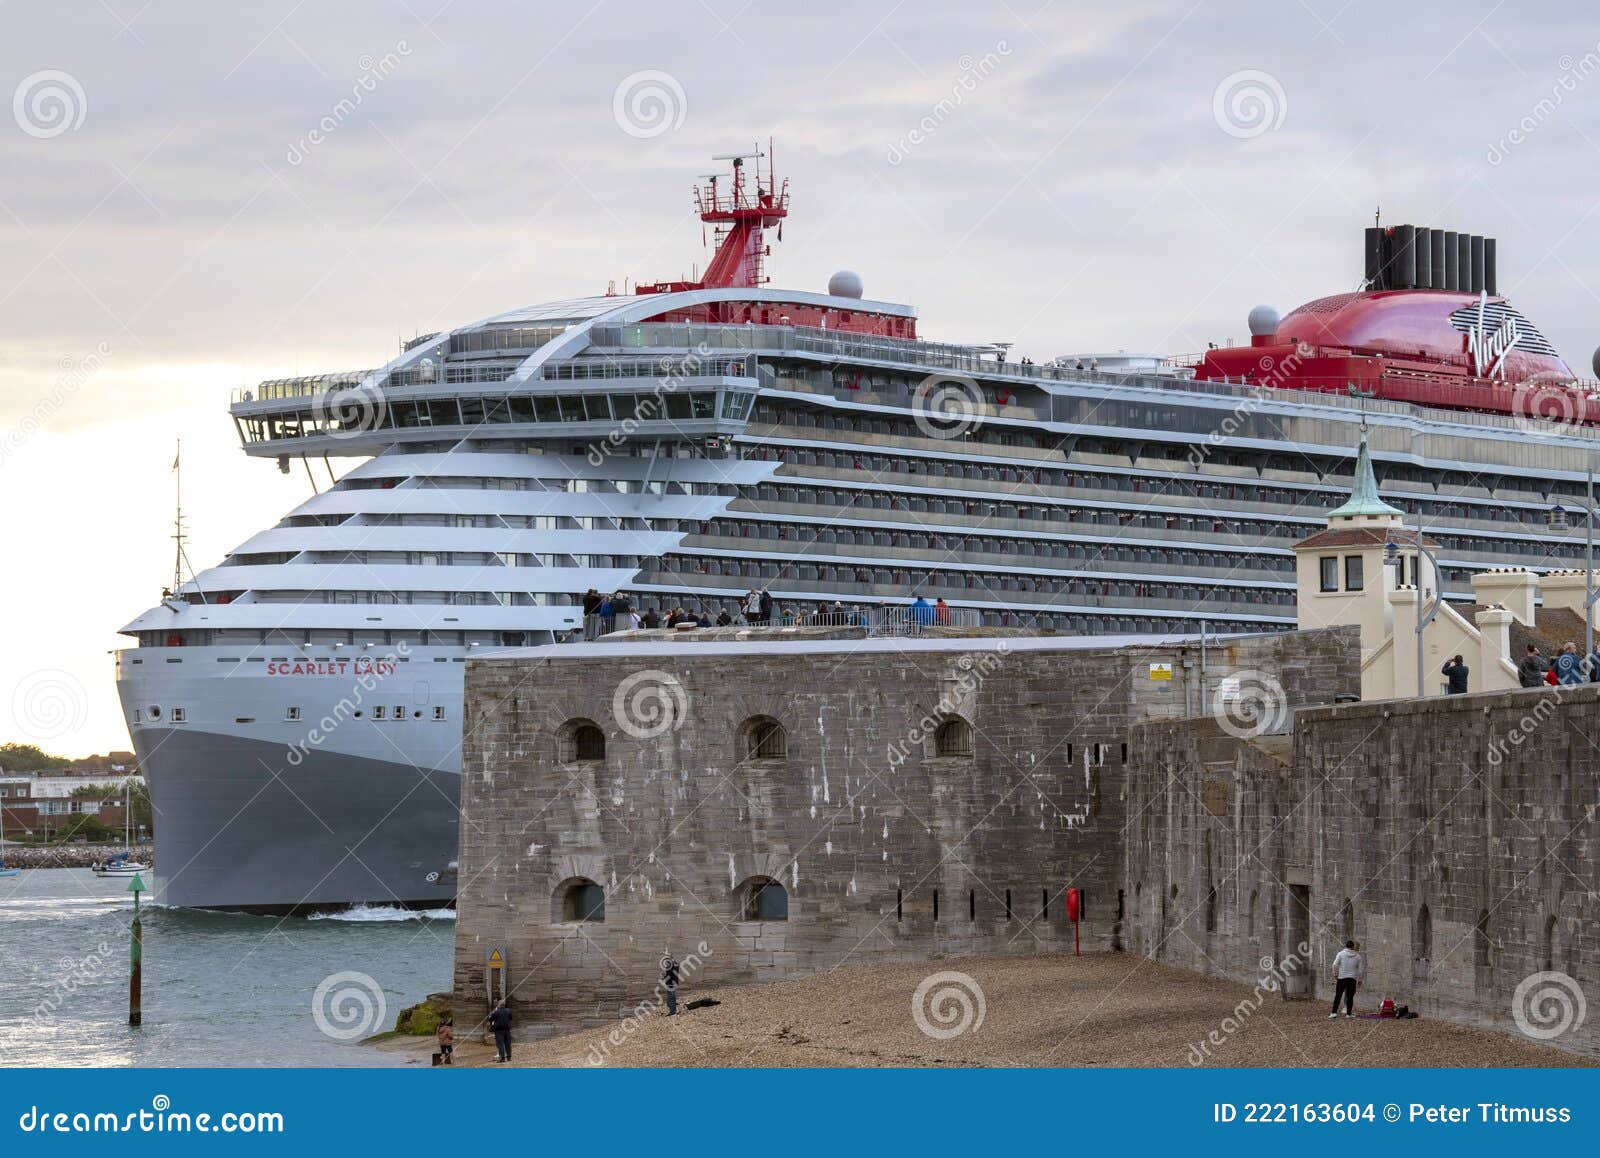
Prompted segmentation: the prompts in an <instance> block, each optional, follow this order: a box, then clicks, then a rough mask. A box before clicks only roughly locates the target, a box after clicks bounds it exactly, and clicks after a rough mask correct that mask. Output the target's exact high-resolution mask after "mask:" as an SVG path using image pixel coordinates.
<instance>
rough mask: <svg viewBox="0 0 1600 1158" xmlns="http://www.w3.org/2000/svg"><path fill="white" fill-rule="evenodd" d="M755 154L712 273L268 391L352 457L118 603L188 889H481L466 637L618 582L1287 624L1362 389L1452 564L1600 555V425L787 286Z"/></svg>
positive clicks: (269, 449) (258, 427)
mask: <svg viewBox="0 0 1600 1158" xmlns="http://www.w3.org/2000/svg"><path fill="white" fill-rule="evenodd" d="M731 160H733V161H734V165H733V173H732V175H731V177H729V178H726V179H725V180H726V184H725V186H724V187H722V188H718V187H717V183H710V184H709V186H702V187H701V188H700V189H699V190H697V204H698V207H699V209H700V212H701V215H702V219H703V220H705V221H707V222H708V223H710V224H712V225H713V226H714V227H717V228H718V229H719V230H720V234H719V237H718V242H719V244H718V249H717V251H716V255H715V256H714V258H713V260H712V262H711V264H710V266H709V267H708V270H707V274H706V276H705V277H704V278H702V279H699V280H689V281H677V282H666V283H657V284H652V285H647V286H641V287H640V288H639V290H638V291H637V292H635V293H632V294H627V295H622V294H607V295H603V296H598V297H587V298H574V299H568V300H563V301H555V302H550V303H546V304H543V305H539V306H534V307H529V308H526V309H520V310H513V311H510V312H507V313H504V314H499V315H496V316H494V317H490V318H487V319H484V320H482V321H478V322H473V323H471V324H468V325H464V326H461V327H458V328H455V329H452V330H448V331H444V332H441V333H437V334H432V335H428V336H426V337H423V338H419V339H417V340H414V341H412V342H410V343H408V344H407V346H406V348H405V349H404V350H402V351H401V353H400V354H399V355H398V356H397V357H396V358H394V359H393V360H391V361H389V362H388V363H387V364H385V365H383V366H382V367H380V368H378V369H375V370H370V371H364V372H359V373H350V374H333V375H324V376H317V377H305V378H294V379H285V380H278V381H271V382H264V383H261V384H260V385H258V386H257V387H255V388H253V389H252V390H249V391H242V392H240V393H239V394H238V395H236V397H235V398H234V401H233V404H232V407H231V409H232V414H233V417H234V419H235V421H236V423H237V424H238V428H239V433H240V436H241V440H242V442H243V444H244V448H245V450H246V452H247V453H249V454H251V455H254V456H257V457H263V458H268V459H272V460H275V461H276V462H277V463H278V464H279V465H280V467H282V468H284V469H290V468H291V467H292V466H293V465H294V460H296V459H300V460H303V461H305V462H306V463H308V464H309V463H311V462H314V461H315V460H319V459H326V460H328V462H329V463H330V464H333V463H335V462H337V463H339V464H341V465H344V464H349V463H351V461H352V460H354V463H353V465H348V467H347V469H344V470H343V472H342V473H337V468H334V467H331V466H330V469H332V470H334V471H335V473H336V475H337V481H336V482H333V483H332V485H330V486H328V487H327V488H326V489H324V490H322V491H321V493H318V494H314V495H313V496H312V497H310V498H308V499H307V500H306V501H305V502H304V503H302V504H301V505H300V506H298V507H297V508H295V509H294V510H293V511H291V512H290V513H289V514H288V515H287V516H286V517H285V518H284V519H283V520H282V521H281V522H279V523H278V525H276V526H274V527H272V528H269V529H266V530H263V531H261V532H260V533H258V534H256V535H254V536H252V537H250V538H249V539H247V540H245V541H244V542H243V543H241V544H240V545H239V546H238V547H237V548H235V549H234V550H233V551H232V552H230V553H229V554H228V556H227V557H226V558H225V559H224V560H223V561H222V563H221V564H219V565H218V566H215V567H212V568H210V569H208V570H205V571H203V572H201V573H200V574H199V575H198V576H196V577H195V578H194V579H193V580H191V581H189V582H187V583H184V584H182V585H181V586H179V587H178V589H177V590H175V591H173V592H172V593H171V594H170V596H168V597H167V598H164V599H163V600H162V602H161V603H159V604H157V605H156V606H155V607H153V608H151V609H150V610H149V611H146V612H145V613H144V614H142V615H140V616H139V617H138V618H137V619H135V620H134V621H133V622H132V623H130V624H128V625H127V626H126V627H125V628H124V629H123V630H124V631H125V632H126V633H127V634H129V635H131V636H133V637H134V638H135V639H136V640H137V646H135V647H132V648H129V649H127V650H125V651H122V652H120V653H119V655H118V660H117V665H118V666H117V670H118V680H119V688H120V691H121V696H122V702H123V706H124V710H125V712H126V715H127V719H128V723H129V727H130V731H131V733H132V736H133V740H134V744H135V746H136V748H137V750H138V753H139V756H140V760H141V764H142V767H143V770H144V771H145V773H146V775H147V776H148V778H149V780H150V784H151V789H152V793H153V796H154V801H155V805H156V809H157V814H158V816H159V818H160V820H159V825H160V834H159V835H160V844H159V848H158V860H157V865H156V871H157V877H158V880H159V881H160V883H161V887H162V889H163V897H164V899H165V900H166V902H167V903H169V904H183V905H198V906H212V907H229V908H232V907H245V908H259V909H271V910H287V909H295V908H303V907H322V906H329V905H339V904H353V903H360V902H377V903H401V904H408V905H429V904H439V903H445V902H448V901H449V900H450V899H451V898H452V897H453V895H454V887H455V880H454V876H453V865H454V861H455V848H456V840H457V822H458V818H457V815H456V799H457V784H458V783H459V775H460V774H461V767H460V744H461V736H462V728H463V720H462V718H461V717H462V699H461V697H462V673H463V670H464V664H465V662H466V660H467V659H468V658H469V657H470V656H471V655H473V654H474V652H475V651H481V650H483V649H490V648H504V647H519V646H525V645H531V644H536V643H548V642H552V641H559V640H562V639H565V638H569V637H572V636H574V635H575V634H577V633H581V632H582V631H583V629H584V627H585V625H584V623H583V609H582V598H583V595H584V593H585V592H587V591H590V590H596V591H599V592H613V591H621V592H626V593H628V594H629V595H630V597H631V599H632V601H633V602H634V603H635V605H637V606H640V607H650V606H659V607H661V608H663V609H670V608H672V607H675V606H685V607H690V608H693V609H696V610H700V611H703V612H705V613H706V614H707V616H708V617H710V616H714V615H715V614H716V613H717V612H718V611H720V610H722V609H724V608H725V609H727V610H728V611H729V612H730V613H731V614H733V615H734V616H735V617H737V616H738V614H739V607H740V602H741V599H742V597H743V595H744V594H745V593H746V592H748V591H749V590H751V589H752V588H767V589H769V590H770V592H771V593H772V595H773V598H774V601H775V603H776V605H777V606H778V607H779V608H782V609H787V610H788V611H790V612H792V613H793V615H795V616H797V617H800V616H804V615H806V614H808V613H812V612H817V611H826V610H830V609H833V608H834V607H835V605H837V604H843V605H844V606H845V607H847V608H851V609H855V608H862V609H867V610H868V611H871V610H874V609H881V608H886V607H896V606H903V605H904V604H906V603H907V602H909V601H910V600H911V599H912V598H913V597H914V596H916V595H922V596H925V597H926V598H927V599H929V600H933V599H935V598H942V599H944V600H945V601H946V603H947V604H948V606H949V607H950V608H951V609H952V612H951V614H952V615H953V616H955V617H956V618H957V619H958V621H960V622H971V623H986V624H995V625H1013V626H1030V627H1035V628H1037V629H1040V630H1054V631H1060V632H1071V633H1080V634H1081V633H1114V634H1130V635H1162V634H1169V635H1170V634H1186V635H1187V634H1194V633H1197V632H1198V631H1199V630H1200V629H1201V627H1202V624H1204V625H1205V626H1206V627H1207V628H1208V629H1209V630H1211V631H1213V632H1250V631H1262V630H1278V629H1283V628H1288V627H1292V626H1293V624H1294V618H1295V606H1294V585H1295V576H1294V558H1293V553H1292V551H1291V550H1290V547H1291V545H1292V544H1293V543H1294V542H1296V541H1297V540H1299V539H1302V538H1305V537H1306V536H1307V535H1309V534H1310V533H1312V532H1313V531H1314V530H1316V529H1318V528H1320V527H1321V526H1322V525H1323V517H1324V512H1326V511H1327V510H1328V509H1329V508H1331V507H1334V506H1337V505H1338V504H1339V503H1340V502H1341V501H1343V497H1344V494H1345V493H1346V492H1347V491H1348V488H1349V485H1350V470H1351V464H1352V461H1353V452H1354V448H1355V446H1356V445H1357V442H1358V438H1359V425H1360V423H1361V421H1362V419H1363V418H1364V419H1365V421H1366V423H1367V424H1368V426H1369V427H1370V430H1371V446H1372V454H1373V458H1374V462H1375V464H1376V466H1377V469H1378V472H1379V476H1380V479H1381V481H1382V484H1383V487H1384V493H1385V496H1386V497H1387V498H1388V499H1389V500H1390V501H1391V502H1393V503H1395V504H1396V505H1397V506H1400V507H1402V508H1404V509H1405V510H1406V511H1407V512H1408V514H1409V515H1410V516H1413V517H1420V518H1421V519H1422V520H1423V521H1424V523H1425V524H1426V527H1427V533H1428V535H1429V537H1430V538H1432V539H1434V540H1436V541H1437V542H1438V543H1439V544H1440V547H1439V552H1438V553H1439V556H1440V563H1441V565H1442V567H1443V570H1444V574H1445V581H1446V584H1447V589H1448V591H1447V593H1449V594H1452V595H1455V596H1458V597H1463V598H1465V597H1467V596H1469V595H1470V588H1469V587H1468V585H1467V582H1466V580H1467V577H1468V575H1470V574H1471V573H1472V572H1473V571H1476V570H1481V569H1483V568H1486V567H1490V566H1496V565H1505V564H1509V563H1516V564H1519V565H1521V564H1529V563H1534V564H1542V565H1571V563H1572V561H1574V560H1576V559H1577V558H1579V557H1580V556H1581V550H1582V545H1581V537H1579V536H1574V535H1573V534H1572V533H1571V532H1570V531H1567V532H1562V531H1559V530H1552V529H1548V528H1546V526H1545V521H1544V517H1543V516H1544V513H1545V512H1546V511H1547V510H1548V508H1549V507H1550V506H1551V505H1552V504H1553V503H1555V502H1557V501H1559V500H1561V499H1569V500H1570V497H1571V496H1573V495H1576V494H1578V493H1580V492H1581V489H1582V482H1581V479H1582V475H1583V471H1584V470H1585V468H1586V465H1587V462H1588V460H1589V457H1590V453H1591V451H1592V450H1593V448H1594V446H1595V433H1594V431H1593V430H1592V429H1590V428H1586V427H1584V426H1582V425H1581V424H1571V423H1569V424H1566V425H1563V426H1561V427H1559V428H1552V429H1550V430H1540V431H1538V432H1537V433H1536V434H1530V432H1529V430H1528V429H1526V427H1525V425H1524V424H1519V423H1514V422H1508V421H1507V420H1506V419H1504V418H1502V417H1499V416H1495V415H1491V414H1486V413H1474V412H1470V411H1464V410H1462V411H1452V410H1446V409H1438V408H1431V407H1424V406H1419V405H1416V404H1415V403H1412V402H1406V401H1397V400H1389V399H1384V398H1367V397H1353V396H1348V395H1346V394H1335V393H1331V392H1324V391H1323V390H1321V389H1320V388H1318V387H1316V386H1315V384H1309V385H1311V386H1312V388H1306V386H1305V385H1302V386H1301V387H1293V386H1292V385H1291V386H1289V387H1285V384H1284V383H1283V382H1281V381H1272V382H1269V383H1265V384H1263V383H1262V382H1260V381H1257V380H1254V379H1251V380H1248V381H1245V382H1243V383H1241V382H1240V381H1239V378H1240V377H1241V375H1240V373H1239V372H1237V371H1235V372H1234V373H1233V374H1232V375H1231V376H1229V375H1225V374H1224V373H1223V371H1222V370H1220V369H1219V368H1218V362H1219V361H1226V359H1225V358H1221V357H1220V355H1221V354H1222V352H1220V351H1218V352H1215V353H1217V354H1218V355H1219V358H1217V359H1211V360H1209V361H1208V360H1207V359H1199V360H1192V361H1198V362H1199V363H1202V365H1201V367H1200V370H1201V373H1202V375H1203V376H1204V377H1202V378H1196V377H1193V376H1192V374H1193V373H1194V370H1195V366H1194V365H1188V366H1184V365H1179V364H1173V363H1168V364H1159V365H1158V364H1155V363H1154V362H1151V363H1147V364H1140V363H1139V362H1138V360H1133V359H1130V360H1129V362H1128V365H1130V366H1133V367H1134V368H1133V369H1127V370H1121V369H1119V370H1118V372H1111V371H1110V370H1108V369H1102V368H1101V367H1099V365H1098V363H1097V360H1096V359H1093V358H1073V357H1067V358H1061V359H1056V360H1054V361H1052V362H1050V363H1048V364H1042V365H1035V364H1032V363H1026V362H1018V361H1014V360H1007V359H1006V357H1005V351H1004V349H1003V348H1000V347H996V346H993V345H972V344H955V343H940V342H933V341H927V340H924V339H922V338H921V337H919V336H918V332H917V318H916V314H915V311H914V310H913V309H912V308H911V307H910V306H906V305H898V304H893V303H889V302H882V301H873V300H869V299H866V298H864V297H863V296H862V294H861V289H860V281H859V279H858V278H855V277H854V275H847V274H841V275H838V276H836V277H835V278H834V279H833V282H832V284H830V286H829V287H828V290H827V292H805V291H793V290H780V289H774V288H771V287H770V286H768V285H767V284H765V276H766V275H765V269H764V260H765V258H766V256H767V252H768V246H767V242H766V241H765V239H764V231H766V230H769V229H771V228H772V227H774V226H776V225H779V224H780V223H781V222H782V220H783V218H784V217H785V216H786V215H787V211H788V194H787V189H786V187H785V186H784V185H783V184H781V183H779V182H778V181H777V180H776V179H775V178H774V176H773V174H772V171H771V167H770V163H769V164H767V165H763V163H762V161H763V158H762V157H761V156H760V155H755V154H751V155H746V156H742V157H738V158H731ZM747 162H749V164H748V166H747V164H746V163H747ZM747 177H748V184H747ZM1293 318H1294V315H1290V317H1289V318H1286V319H1284V322H1283V326H1284V328H1285V329H1286V330H1287V328H1288V325H1289V323H1290V322H1291V321H1292V320H1293ZM1274 332H1276V330H1275V331H1274ZM1296 348H1297V347H1296V346H1294V345H1291V346H1290V348H1289V352H1290V353H1291V354H1292V353H1293V351H1294V349H1296ZM1251 353H1252V354H1253V355H1254V356H1255V359H1256V361H1255V363H1254V364H1255V365H1256V366H1257V367H1258V369H1259V367H1260V364H1261V359H1262V358H1263V357H1264V355H1263V354H1261V353H1260V352H1258V351H1256V350H1251ZM1243 376H1244V377H1246V378H1249V375H1243ZM1224 377H1231V379H1232V380H1229V381H1224V380H1222V379H1223V378H1224ZM1205 378H1214V379H1215V380H1205ZM319 466H320V464H319Z"/></svg>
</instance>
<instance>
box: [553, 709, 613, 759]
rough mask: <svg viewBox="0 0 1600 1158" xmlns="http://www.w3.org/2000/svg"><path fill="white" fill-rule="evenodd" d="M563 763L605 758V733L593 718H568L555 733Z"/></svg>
mask: <svg viewBox="0 0 1600 1158" xmlns="http://www.w3.org/2000/svg"><path fill="white" fill-rule="evenodd" d="M556 740H557V746H558V747H559V748H560V752H559V756H560V759H561V762H562V763H563V764H577V763H580V762H587V761H600V760H604V759H605V758H606V734H605V733H604V732H602V731H601V730H600V726H599V725H598V724H596V723H595V722H594V721H593V720H568V721H567V722H566V723H565V724H562V725H561V730H560V731H559V732H558V733H557V734H556Z"/></svg>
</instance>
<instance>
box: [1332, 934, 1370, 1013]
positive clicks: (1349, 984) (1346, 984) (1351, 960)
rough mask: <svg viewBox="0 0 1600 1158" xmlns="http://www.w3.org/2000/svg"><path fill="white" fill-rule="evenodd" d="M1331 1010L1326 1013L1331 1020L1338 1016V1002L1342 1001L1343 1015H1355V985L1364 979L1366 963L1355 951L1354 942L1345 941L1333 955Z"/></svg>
mask: <svg viewBox="0 0 1600 1158" xmlns="http://www.w3.org/2000/svg"><path fill="white" fill-rule="evenodd" d="M1333 976H1334V988H1333V1011H1332V1012H1331V1013H1329V1014H1328V1020H1329V1021H1332V1020H1333V1019H1334V1018H1336V1017H1338V1016H1339V1002H1340V1001H1341V1000H1342V1001H1343V1002H1344V1015H1345V1016H1346V1017H1354V1016H1355V1003H1356V986H1357V985H1359V984H1360V983H1361V982H1362V981H1364V980H1365V979H1366V976H1367V963H1366V961H1364V960H1362V957H1361V954H1360V953H1357V952H1356V943H1355V942H1354V941H1346V942H1345V943H1344V948H1343V949H1340V950H1339V951H1338V952H1337V953H1335V954H1334V955H1333Z"/></svg>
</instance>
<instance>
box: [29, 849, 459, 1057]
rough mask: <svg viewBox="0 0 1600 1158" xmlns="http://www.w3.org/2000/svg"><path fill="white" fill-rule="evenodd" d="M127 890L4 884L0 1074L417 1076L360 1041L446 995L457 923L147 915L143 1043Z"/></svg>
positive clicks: (434, 916)
mask: <svg viewBox="0 0 1600 1158" xmlns="http://www.w3.org/2000/svg"><path fill="white" fill-rule="evenodd" d="M127 890H128V881H127V880H109V879H108V880H102V879H100V878H99V877H96V876H95V875H94V874H93V873H91V872H89V871H88V870H86V869H28V870H24V871H23V872H22V873H20V874H19V875H17V876H15V877H3V878H0V1066H399V1065H406V1064H408V1061H407V1059H406V1057H405V1056H403V1055H401V1054H399V1053H394V1052H389V1051H384V1050H377V1049H373V1048H371V1047H370V1046H362V1045H360V1044H359V1042H360V1039H361V1038H363V1037H365V1036H368V1035H370V1034H373V1033H379V1032H382V1031H384V1030H388V1029H392V1028H394V1019H395V1015H396V1014H397V1013H399V1012H400V1010H401V1009H403V1008H404V1007H405V1006H407V1005H411V1004H413V1003H415V1002H418V1001H420V1000H422V999H423V998H424V997H425V996H427V995H428V994H429V993H438V992H442V991H445V990H448V989H449V988H450V980H451V969H452V942H453V939H454V936H455V921H454V916H455V915H454V913H453V912H452V911H451V910H449V909H440V910H436V911H432V912H426V913H416V912H408V911H406V910H402V909H398V908H358V909H352V910H349V911H346V912H342V913H334V914H330V915H324V916H321V917H311V918H304V917H290V918H280V917H255V916H246V915H243V914H233V913H212V912H205V911H201V910H196V909H167V908H161V907H156V906H150V905H144V906H143V914H142V915H143V927H144V1001H143V1013H144V1024H143V1025H142V1026H141V1027H139V1028H137V1029H135V1028H132V1027H130V1026H129V1025H128V1024H127V1021H128V948H129V943H130V940H131V928H132V923H133V898H132V896H131V895H130V894H129V893H128V891H127Z"/></svg>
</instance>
